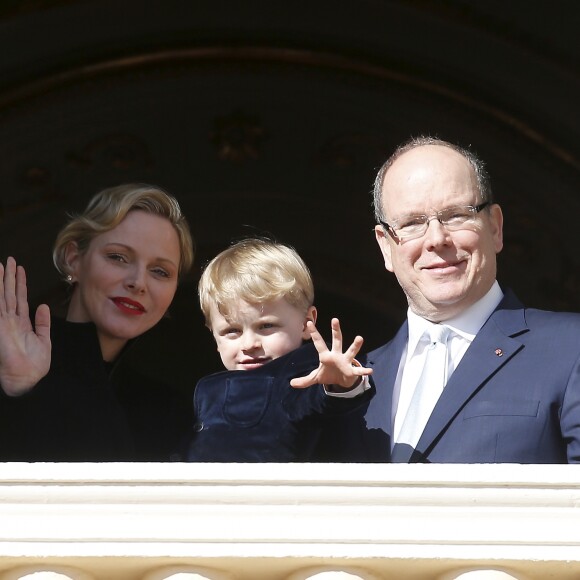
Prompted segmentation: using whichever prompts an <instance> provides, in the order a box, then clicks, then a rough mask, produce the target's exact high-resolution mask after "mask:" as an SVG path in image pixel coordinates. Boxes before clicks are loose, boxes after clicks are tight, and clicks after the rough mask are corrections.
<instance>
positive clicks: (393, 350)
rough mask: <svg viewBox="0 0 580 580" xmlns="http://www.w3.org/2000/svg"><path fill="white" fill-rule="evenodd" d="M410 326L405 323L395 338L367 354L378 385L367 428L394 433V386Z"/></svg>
mask: <svg viewBox="0 0 580 580" xmlns="http://www.w3.org/2000/svg"><path fill="white" fill-rule="evenodd" d="M408 335H409V328H408V326H407V322H405V323H403V325H402V326H401V328H400V329H399V331H398V332H397V334H396V335H395V337H394V338H393V340H391V341H390V342H388V343H387V344H386V345H385V346H383V347H381V348H379V349H377V350H375V351H373V352H371V353H369V354H368V356H367V361H366V362H367V365H368V366H370V367H372V369H373V374H372V375H371V377H372V379H373V382H374V383H375V386H376V394H375V396H374V397H373V399H372V400H371V403H370V405H369V408H368V410H367V413H366V416H365V418H366V427H367V429H381V430H382V431H384V432H385V433H387V434H388V436H389V439H390V438H391V435H392V424H391V416H392V407H393V387H394V385H395V380H396V379H397V372H398V370H399V363H400V361H401V356H402V354H403V351H404V350H405V346H406V344H407V337H408Z"/></svg>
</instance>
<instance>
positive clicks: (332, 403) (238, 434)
mask: <svg viewBox="0 0 580 580" xmlns="http://www.w3.org/2000/svg"><path fill="white" fill-rule="evenodd" d="M318 362H319V359H318V353H317V351H316V348H315V347H314V345H313V344H312V343H311V342H308V343H306V344H305V345H303V346H302V347H300V348H298V349H296V350H294V351H292V352H290V353H289V354H287V355H285V356H282V357H279V358H277V359H275V360H273V361H271V362H269V363H268V364H266V365H264V366H262V367H260V368H258V369H254V370H251V371H222V372H219V373H215V374H213V375H209V376H207V377H204V378H203V379H201V380H200V381H199V383H198V384H197V386H196V389H195V394H194V413H195V416H196V424H195V426H194V435H193V437H192V440H191V442H190V445H189V449H188V453H187V460H188V461H207V462H289V461H310V460H311V458H312V451H313V449H314V448H315V446H316V444H317V442H318V438H319V434H320V430H321V427H322V423H323V421H324V417H325V416H327V415H329V414H330V415H332V414H344V413H348V412H350V411H352V410H354V409H356V408H357V407H358V406H360V405H361V404H363V403H364V402H365V401H367V400H368V399H369V398H370V397H371V396H372V392H371V391H367V392H366V393H365V394H363V395H360V396H358V397H354V398H337V397H331V396H329V395H327V394H326V393H325V392H324V389H323V387H322V386H321V385H314V386H312V387H309V388H306V389H295V388H293V387H291V386H290V380H291V379H292V378H294V377H299V376H303V375H306V374H308V373H309V372H310V371H312V370H313V369H314V368H316V367H317V366H318Z"/></svg>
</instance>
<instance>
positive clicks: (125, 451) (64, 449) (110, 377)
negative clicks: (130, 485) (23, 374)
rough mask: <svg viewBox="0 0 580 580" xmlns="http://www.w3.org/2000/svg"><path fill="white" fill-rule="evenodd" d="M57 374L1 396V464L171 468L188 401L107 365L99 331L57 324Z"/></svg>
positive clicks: (54, 330) (185, 422)
mask: <svg viewBox="0 0 580 580" xmlns="http://www.w3.org/2000/svg"><path fill="white" fill-rule="evenodd" d="M51 339H52V362H51V367H50V371H49V373H48V374H47V376H46V377H44V378H43V379H42V380H41V381H40V382H39V383H38V384H37V385H36V386H35V387H34V388H33V389H32V390H31V391H30V392H28V393H26V394H25V395H22V396H20V397H8V396H7V395H5V394H4V392H3V391H1V390H0V461H47V462H52V461H168V460H170V459H172V453H173V452H174V451H175V450H176V449H178V447H179V445H180V442H181V441H182V440H183V438H184V437H185V433H186V432H187V431H188V429H190V425H191V403H190V402H189V401H188V400H187V397H186V396H185V394H182V393H180V392H178V391H177V390H176V389H172V388H171V387H170V386H168V385H164V384H161V383H159V382H157V381H153V380H151V379H149V378H147V377H145V376H142V375H140V374H139V373H138V372H136V371H135V369H129V368H127V367H126V366H125V367H124V366H123V353H122V354H121V356H120V357H118V359H117V361H115V363H114V364H112V365H111V364H110V363H104V362H103V360H102V355H101V350H100V346H99V342H98V337H97V333H96V329H95V326H94V324H92V323H71V322H65V321H63V320H53V324H52V329H51ZM128 348H131V345H129V346H128Z"/></svg>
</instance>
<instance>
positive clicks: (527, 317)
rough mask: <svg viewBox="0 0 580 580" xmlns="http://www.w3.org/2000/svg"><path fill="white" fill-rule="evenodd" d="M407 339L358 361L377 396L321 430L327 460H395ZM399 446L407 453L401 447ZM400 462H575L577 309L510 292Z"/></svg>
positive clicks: (579, 382)
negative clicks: (396, 402)
mask: <svg viewBox="0 0 580 580" xmlns="http://www.w3.org/2000/svg"><path fill="white" fill-rule="evenodd" d="M407 336H408V328H407V324H406V323H405V324H403V326H402V327H401V329H400V330H399V332H398V333H397V334H396V336H395V337H394V338H393V340H392V341H390V342H389V343H387V344H386V345H384V346H382V347H381V348H379V349H377V350H375V351H373V352H371V353H369V354H368V355H367V357H366V360H365V359H364V358H363V359H361V362H362V363H363V364H365V366H370V367H372V368H373V375H372V377H373V381H374V383H375V386H376V396H375V397H374V398H373V399H372V400H371V401H370V402H369V403H368V404H366V405H364V407H362V408H360V409H359V411H357V412H356V413H354V414H352V415H350V416H349V417H348V418H346V421H339V422H338V424H336V423H335V424H334V425H333V426H332V428H329V430H328V431H327V432H326V433H325V435H324V438H323V439H324V441H323V444H321V447H320V449H319V458H320V459H322V460H326V461H360V462H383V461H386V462H389V461H391V433H392V425H391V410H392V398H393V386H394V384H395V379H396V376H397V369H398V366H399V361H400V360H401V355H402V353H403V350H404V348H405V345H406V342H407ZM403 451H405V450H403ZM406 451H407V453H406V457H405V453H403V457H404V459H402V460H403V461H408V462H425V463H428V462H436V463H567V462H568V463H578V462H580V315H579V314H572V313H556V312H547V311H542V310H535V309H530V308H525V307H524V306H523V305H522V304H521V302H520V301H519V300H518V299H517V298H516V297H515V296H514V295H513V293H511V292H509V291H508V292H507V293H506V295H505V297H504V299H503V300H502V302H501V303H500V304H499V306H498V307H497V309H496V310H495V311H494V312H493V314H492V315H491V316H490V318H489V319H488V320H487V322H486V323H485V324H484V326H483V327H482V328H481V330H480V331H479V332H478V334H477V336H476V337H475V340H474V341H473V343H472V344H471V346H470V347H469V348H468V350H467V352H466V353H465V355H464V357H463V359H462V360H461V362H460V363H459V365H458V367H457V369H456V370H455V372H454V373H453V375H452V376H451V378H450V379H449V382H448V383H447V385H446V387H445V389H444V391H443V394H442V395H441V397H440V399H439V401H438V402H437V404H436V406H435V408H434V409H433V413H432V414H431V417H430V418H429V421H428V422H427V425H426V426H425V430H424V432H423V434H422V436H421V438H420V440H419V442H418V443H417V448H416V450H413V449H411V448H408V449H407V450H406Z"/></svg>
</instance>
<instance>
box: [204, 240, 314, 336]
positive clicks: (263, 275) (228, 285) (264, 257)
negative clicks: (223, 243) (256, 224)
mask: <svg viewBox="0 0 580 580" xmlns="http://www.w3.org/2000/svg"><path fill="white" fill-rule="evenodd" d="M198 290H199V303H200V306H201V310H202V312H203V314H204V316H205V322H206V325H207V326H208V327H209V328H211V315H210V313H211V306H212V304H215V305H216V306H217V308H218V310H219V311H220V312H221V313H222V314H224V316H225V315H227V314H228V310H229V308H230V307H231V306H232V304H235V303H236V302H237V301H238V300H240V299H241V300H245V301H246V302H248V303H249V304H261V303H264V302H269V301H271V300H276V299H279V298H284V299H286V301H287V302H288V303H289V304H291V305H292V306H294V307H296V308H298V309H299V310H300V311H301V312H304V313H306V312H307V310H308V308H309V307H310V306H312V304H313V303H314V285H313V283H312V277H311V275H310V271H309V269H308V267H307V266H306V264H305V263H304V261H303V260H302V258H301V257H300V256H299V255H298V253H297V252H296V250H295V249H294V248H292V247H290V246H287V245H285V244H281V243H278V242H274V241H272V240H268V239H261V238H247V239H244V240H241V241H239V242H237V243H235V244H233V245H231V246H230V247H229V248H227V249H226V250H224V251H223V252H221V253H219V254H218V255H217V256H216V257H215V258H214V259H213V260H211V262H209V264H208V265H207V266H206V267H205V269H204V271H203V274H202V275H201V279H200V281H199V286H198Z"/></svg>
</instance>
